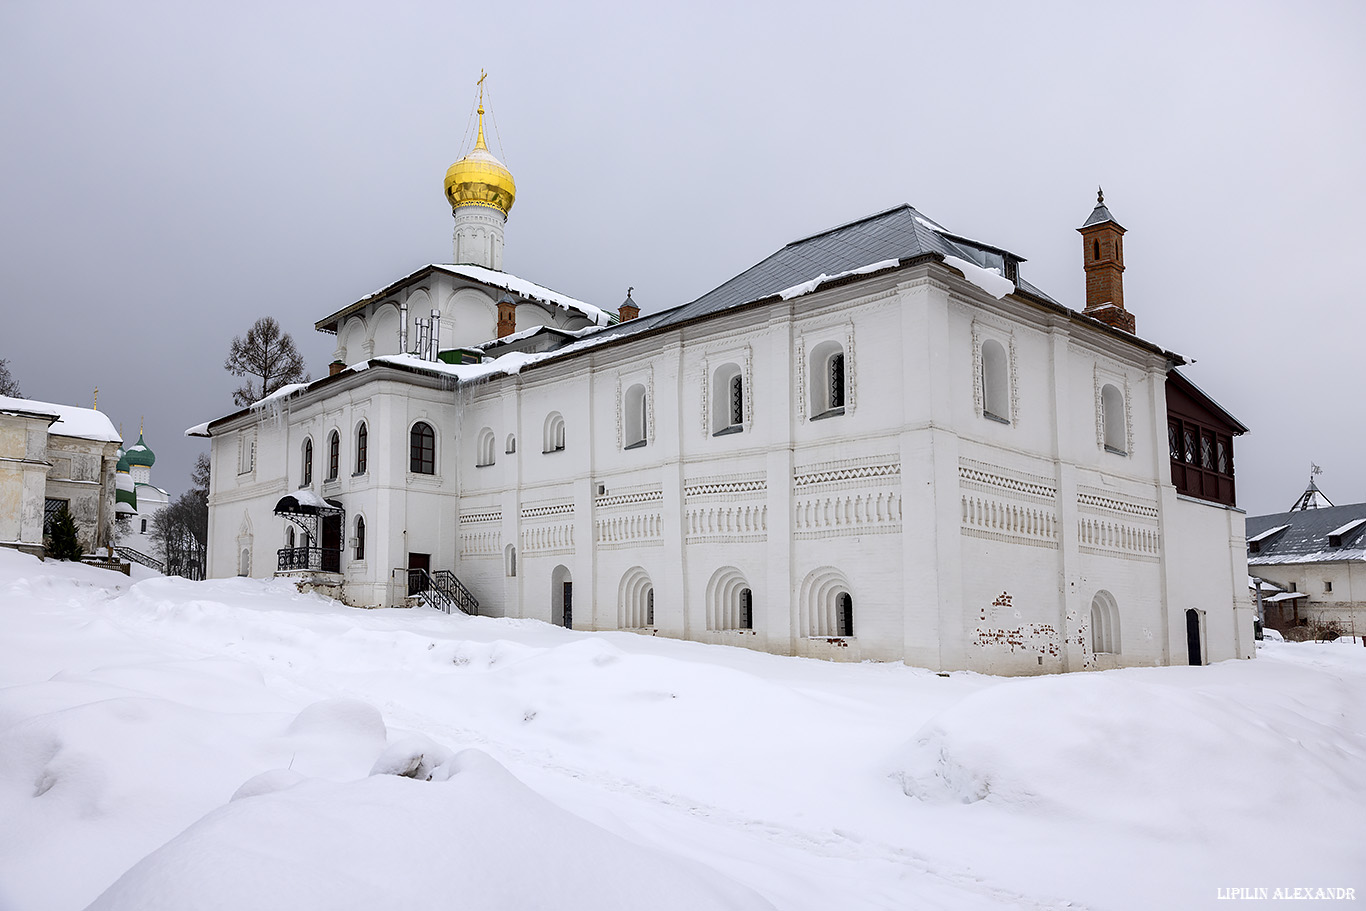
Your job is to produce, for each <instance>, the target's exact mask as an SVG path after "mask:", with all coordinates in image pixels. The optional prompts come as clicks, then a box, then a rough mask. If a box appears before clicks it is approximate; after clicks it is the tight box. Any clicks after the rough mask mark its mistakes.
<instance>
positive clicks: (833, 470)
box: [792, 456, 901, 491]
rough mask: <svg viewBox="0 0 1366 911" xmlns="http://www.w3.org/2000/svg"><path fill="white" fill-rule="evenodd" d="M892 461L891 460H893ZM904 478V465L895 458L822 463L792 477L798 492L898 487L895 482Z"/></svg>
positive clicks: (878, 457) (795, 473) (806, 467)
mask: <svg viewBox="0 0 1366 911" xmlns="http://www.w3.org/2000/svg"><path fill="white" fill-rule="evenodd" d="M889 459H890V460H889ZM900 475H901V462H900V460H898V459H896V457H895V456H892V457H888V456H868V457H865V458H862V459H849V460H845V461H840V462H822V463H818V464H816V465H808V466H803V467H801V468H798V469H797V470H796V471H795V472H794V474H793V476H792V486H793V487H794V488H796V489H797V490H799V491H800V490H802V489H804V488H809V487H814V488H826V487H832V486H840V487H843V486H849V485H851V484H856V485H858V486H871V485H875V484H877V483H878V481H879V479H886V480H883V483H887V484H890V483H896V484H900V481H892V480H891V479H893V478H899V477H900Z"/></svg>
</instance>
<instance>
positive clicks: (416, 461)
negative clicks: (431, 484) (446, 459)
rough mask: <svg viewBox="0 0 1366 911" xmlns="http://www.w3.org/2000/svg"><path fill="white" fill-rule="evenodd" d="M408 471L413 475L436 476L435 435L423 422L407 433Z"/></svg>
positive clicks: (419, 422)
mask: <svg viewBox="0 0 1366 911" xmlns="http://www.w3.org/2000/svg"><path fill="white" fill-rule="evenodd" d="M408 470H409V471H411V472H412V473H413V474H436V433H435V432H434V431H433V430H432V427H431V425H430V424H427V423H425V422H423V421H418V422H417V423H416V424H414V425H413V429H412V430H411V431H409V432H408Z"/></svg>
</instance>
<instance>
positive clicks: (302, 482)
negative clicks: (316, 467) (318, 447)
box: [299, 437, 313, 487]
mask: <svg viewBox="0 0 1366 911" xmlns="http://www.w3.org/2000/svg"><path fill="white" fill-rule="evenodd" d="M302 459H303V464H302V466H301V469H300V471H299V486H300V487H307V486H309V485H310V484H312V483H313V438H312V437H304V447H303V455H302Z"/></svg>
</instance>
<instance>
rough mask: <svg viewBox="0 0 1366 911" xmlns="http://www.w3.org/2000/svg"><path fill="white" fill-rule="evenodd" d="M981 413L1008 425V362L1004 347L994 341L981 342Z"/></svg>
mask: <svg viewBox="0 0 1366 911" xmlns="http://www.w3.org/2000/svg"><path fill="white" fill-rule="evenodd" d="M982 413H983V414H984V415H986V416H987V417H989V418H991V419H992V420H995V421H1000V422H1001V423H1003V424H1009V423H1010V362H1009V360H1008V359H1007V357H1006V349H1005V346H1003V345H1002V344H1001V343H1000V342H998V341H996V340H995V339H987V340H986V341H984V342H982Z"/></svg>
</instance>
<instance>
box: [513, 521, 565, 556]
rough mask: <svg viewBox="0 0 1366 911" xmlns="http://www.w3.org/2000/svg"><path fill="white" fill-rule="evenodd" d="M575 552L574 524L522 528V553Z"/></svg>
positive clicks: (561, 523) (560, 523) (559, 523)
mask: <svg viewBox="0 0 1366 911" xmlns="http://www.w3.org/2000/svg"><path fill="white" fill-rule="evenodd" d="M573 552H574V523H573V522H557V523H554V524H550V525H526V526H523V527H522V553H524V554H567V553H573Z"/></svg>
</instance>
